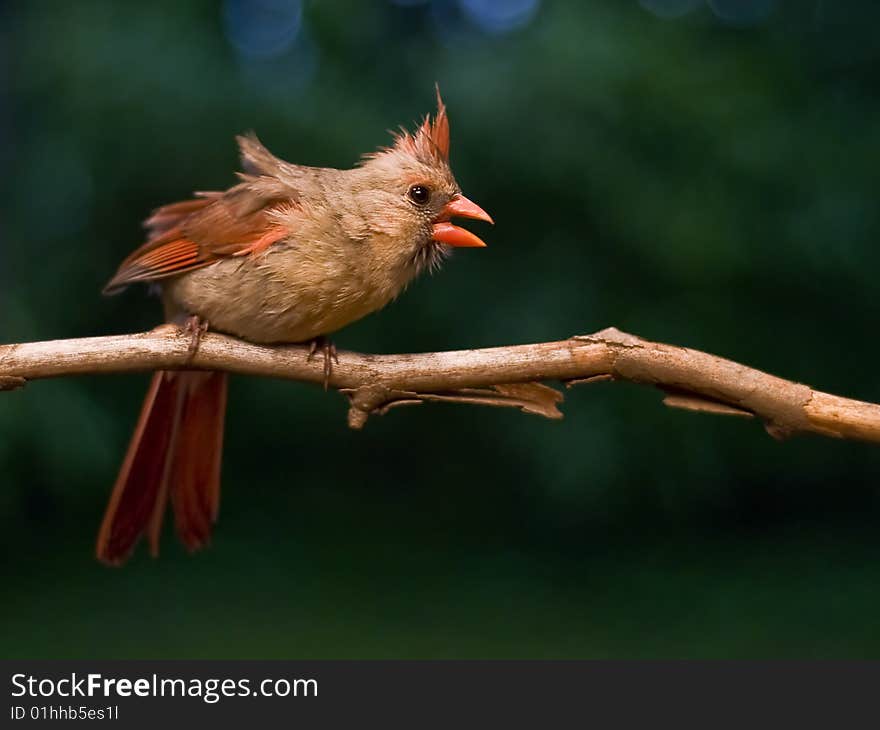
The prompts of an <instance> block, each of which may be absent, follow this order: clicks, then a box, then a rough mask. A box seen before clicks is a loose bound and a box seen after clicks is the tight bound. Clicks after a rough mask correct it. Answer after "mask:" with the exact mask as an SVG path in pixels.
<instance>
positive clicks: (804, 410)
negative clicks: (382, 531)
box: [0, 325, 880, 443]
mask: <svg viewBox="0 0 880 730" xmlns="http://www.w3.org/2000/svg"><path fill="white" fill-rule="evenodd" d="M189 345H190V337H189V335H187V334H184V333H182V332H181V331H180V330H179V329H177V328H176V327H174V326H172V325H164V326H162V327H159V328H157V329H155V330H153V331H151V332H146V333H141V334H134V335H120V336H111V337H89V338H82V339H70V340H53V341H47V342H30V343H23V344H16V345H0V390H12V389H15V388H18V387H22V386H24V385H25V384H26V383H27V382H28V381H30V380H37V379H40V378H53V377H60V376H65V375H86V374H99V373H120V372H132V371H145V370H146V371H149V370H161V369H165V370H174V369H187V368H191V369H202V370H224V371H227V372H231V373H241V374H246V375H258V376H266V377H277V378H285V379H288V380H298V381H303V382H309V383H316V384H321V383H322V382H323V380H324V374H323V367H322V363H321V362H320V358H316V359H314V360H312V361H311V362H310V361H309V360H308V359H307V352H308V350H307V348H306V347H303V346H299V345H283V346H274V347H266V346H261V345H255V344H252V343H249V342H244V341H242V340H237V339H235V338H232V337H228V336H225V335H220V334H214V333H209V334H206V335H205V336H203V337H202V339H201V343H200V344H199V347H198V350H197V351H196V352H195V353H192V352H190V347H189ZM338 355H339V362H338V364H336V365H335V366H334V368H333V373H332V375H331V377H330V380H329V383H328V384H329V386H330V387H333V388H335V389H337V390H339V391H340V392H341V393H343V394H344V395H346V396H347V397H348V399H349V403H350V408H349V414H348V422H349V425H350V426H351V427H352V428H361V427H363V425H364V423H365V422H366V421H367V418H368V417H369V416H370V415H371V414H381V413H385V412H387V411H388V410H389V409H390V408H392V407H395V406H399V405H409V404H417V403H423V402H429V401H451V402H459V403H475V404H479V405H489V406H503V407H515V408H519V409H520V410H522V411H524V412H527V413H535V414H538V415H542V416H545V417H547V418H561V417H562V414H561V413H560V411H559V408H558V406H559V404H560V403H561V402H562V400H563V396H562V393H561V392H559V391H558V390H556V389H555V388H551V387H549V386H547V385H544V384H542V382H540V381H547V380H555V381H561V382H563V383H565V384H566V385H567V386H572V385H576V384H579V383H591V382H596V381H601V380H625V381H630V382H634V383H642V384H646V385H652V386H655V387H657V388H659V389H661V390H662V391H664V392H665V394H666V395H665V398H664V403H665V404H666V405H668V406H670V407H675V408H684V409H687V410H695V411H703V412H708V413H717V414H722V415H735V416H744V417H753V416H755V417H758V418H759V419H761V420H762V421H763V422H764V424H765V426H766V428H767V431H768V432H769V433H770V434H771V435H772V436H774V437H775V438H784V437H787V436H790V435H792V434H795V433H816V434H820V435H822V436H831V437H835V438H848V439H859V440H863V441H872V442H876V443H880V405H876V404H873V403H865V402H862V401H857V400H852V399H850V398H843V397H840V396H836V395H831V394H829V393H823V392H822V391H818V390H814V389H813V388H811V387H810V386H807V385H803V384H800V383H795V382H792V381H789V380H784V379H782V378H778V377H775V376H773V375H769V374H767V373H764V372H761V371H759V370H755V369H753V368H749V367H746V366H745V365H740V364H738V363H736V362H732V361H731V360H725V359H724V358H720V357H717V356H715V355H710V354H708V353H704V352H700V351H698V350H691V349H688V348H685V347H676V346H673V345H666V344H662V343H659V342H650V341H648V340H643V339H641V338H639V337H636V336H634V335H630V334H627V333H625V332H621V331H620V330H617V329H615V328H613V327H610V328H608V329H604V330H601V331H599V332H596V333H594V334H591V335H578V336H575V337H571V338H569V339H567V340H561V341H558V342H542V343H536V344H530V345H514V346H510V347H492V348H485V349H480V350H459V351H451V352H431V353H422V354H413V355H365V354H359V353H355V352H344V351H340V352H339V353H338Z"/></svg>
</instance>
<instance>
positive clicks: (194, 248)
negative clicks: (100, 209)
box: [104, 137, 300, 294]
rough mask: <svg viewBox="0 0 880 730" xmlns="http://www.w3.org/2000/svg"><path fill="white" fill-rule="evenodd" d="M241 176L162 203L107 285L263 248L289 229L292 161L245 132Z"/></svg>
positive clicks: (110, 289)
mask: <svg viewBox="0 0 880 730" xmlns="http://www.w3.org/2000/svg"><path fill="white" fill-rule="evenodd" d="M239 145H240V147H241V153H242V164H243V166H244V168H245V169H246V170H248V172H246V173H239V178H240V179H241V182H240V183H239V184H238V185H235V186H234V187H232V188H230V189H229V190H227V191H225V192H202V193H196V194H195V197H194V198H192V199H191V200H184V201H181V202H178V203H171V204H170V205H165V206H162V207H161V208H157V209H156V210H155V211H153V214H152V215H151V216H150V217H149V218H148V219H147V220H146V221H145V223H144V225H145V226H146V228H147V231H148V238H147V242H146V243H144V244H143V245H142V246H140V248H138V249H136V250H135V251H134V252H132V253H131V254H130V255H129V256H128V257H127V258H126V259H125V260H124V261H123V262H122V263H121V264H120V266H119V270H118V271H117V272H116V274H115V276H114V277H113V278H112V279H111V280H110V282H109V283H108V284H107V286H106V287H105V288H104V293H106V294H114V293H116V292H117V291H120V290H121V289H124V288H125V287H126V286H128V285H129V284H132V283H134V282H138V281H155V280H157V279H164V278H165V277H168V276H174V275H177V274H182V273H184V272H186V271H191V270H193V269H198V268H201V267H203V266H207V265H208V264H212V263H214V262H215V261H218V260H219V259H222V258H226V257H229V256H244V255H247V254H253V253H259V252H261V251H263V250H265V249H266V248H268V247H269V246H271V245H272V244H273V243H275V242H277V241H279V240H281V239H282V238H284V237H285V236H287V235H288V234H289V230H288V229H287V228H285V227H283V226H281V225H279V223H278V219H277V217H276V216H275V215H273V214H277V213H278V212H279V211H281V210H284V209H290V208H293V207H296V206H297V204H298V201H299V199H300V193H299V191H298V190H297V189H296V188H295V187H293V186H292V185H291V183H290V180H289V178H288V179H283V178H282V176H283V175H284V173H285V172H286V168H287V167H291V168H293V166H292V165H289V164H288V163H286V162H283V161H282V160H279V159H278V158H276V157H274V156H273V155H272V154H271V153H270V152H269V151H268V150H267V149H266V148H265V147H263V146H262V145H261V144H260V143H259V141H257V139H256V138H255V137H240V138H239Z"/></svg>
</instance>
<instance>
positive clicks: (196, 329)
mask: <svg viewBox="0 0 880 730" xmlns="http://www.w3.org/2000/svg"><path fill="white" fill-rule="evenodd" d="M207 331H208V320H206V319H202V318H201V317H199V315H197V314H193V315H190V316H189V317H187V318H186V322H184V325H183V332H184V334H188V335H189V336H190V339H189V347H188V348H187V351H186V359H187V360H192V359H193V358H194V357H195V354H196V353H197V352H198V350H199V345H200V344H201V342H202V336H203V335H204V334H205V333H206V332H207Z"/></svg>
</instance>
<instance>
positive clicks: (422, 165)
mask: <svg viewBox="0 0 880 730" xmlns="http://www.w3.org/2000/svg"><path fill="white" fill-rule="evenodd" d="M360 169H361V171H362V172H363V174H364V175H365V178H366V187H367V189H365V190H363V193H364V194H366V196H367V197H368V198H370V199H371V203H372V204H371V205H370V206H369V207H370V208H371V210H372V211H374V212H373V215H372V216H371V217H372V219H373V220H372V221H371V223H372V225H373V228H374V230H376V232H377V233H379V234H380V236H379V240H380V244H379V245H384V246H387V247H389V248H394V253H395V255H396V256H398V257H400V256H408V257H411V260H412V262H413V263H414V264H415V265H416V269H417V270H418V271H421V270H422V269H424V268H434V267H435V266H436V265H438V264H439V263H440V261H442V259H443V258H444V256H446V255H447V254H448V253H449V251H450V250H451V248H452V247H482V246H485V245H486V244H485V243H484V242H483V241H482V240H481V239H480V238H479V237H478V236H476V235H475V234H473V233H471V232H470V231H469V230H467V229H465V228H462V227H460V226H457V225H455V224H454V223H452V219H453V218H472V219H474V220H481V221H486V222H487V223H492V222H493V221H492V218H491V217H490V216H489V214H488V213H486V211H484V210H483V209H482V208H481V207H480V206H479V205H477V204H476V203H474V202H472V201H471V200H468V199H467V198H466V197H465V196H464V195H463V194H462V192H461V188H460V187H459V185H458V183H457V182H456V180H455V177H454V176H453V174H452V169H451V168H450V166H449V119H448V117H447V116H446V107H445V105H444V104H443V100H442V99H441V98H440V92H439V90H438V91H437V114H436V115H435V116H434V118H433V119H432V118H431V117H430V116H427V117H425V119H424V121H423V122H422V124H420V125H419V127H418V128H417V129H416V131H415V132H413V133H411V132H408V131H406V130H401V131H400V132H399V133H397V134H396V135H395V138H394V144H393V145H392V146H390V147H385V148H382V149H380V150H378V151H377V152H374V153H371V154H369V155H366V156H365V157H364V160H363V163H362V165H361V168H360ZM389 253H391V252H390V251H389Z"/></svg>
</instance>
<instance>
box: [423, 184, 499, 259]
mask: <svg viewBox="0 0 880 730" xmlns="http://www.w3.org/2000/svg"><path fill="white" fill-rule="evenodd" d="M450 218H473V219H474V220H478V221H486V223H493V224H494V223H495V221H493V220H492V216H490V215H489V214H488V213H487V212H486V211H485V210H483V209H482V208H481V207H480V206H479V205H477V204H476V203H474V202H473V201H471V200H468V199H467V198H466V197H464V195H454V196H453V197H452V200H450V201H449V202H448V203H447V204H446V205H444V206H443V209H442V210H441V211H440V215H438V216H437V218H436V220H435V221H434V235H433V238H434V240H435V241H439V242H440V243H445V244H447V245H448V246H466V247H471V248H476V247H482V246H485V245H486V244H485V243H483V241H482V240H481V239H480V238H479V236H476V235H474V234H473V233H471V232H470V231H468V230H467V229H465V228H461V227H460V226H456V225H453V224H452V223H450V222H449V219H450Z"/></svg>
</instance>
